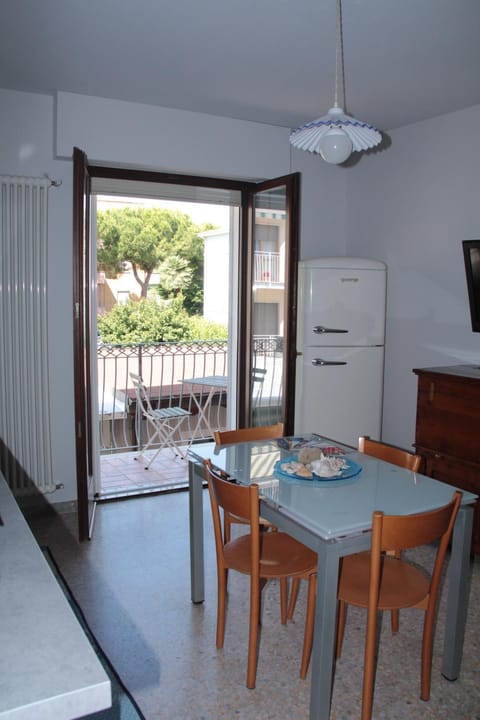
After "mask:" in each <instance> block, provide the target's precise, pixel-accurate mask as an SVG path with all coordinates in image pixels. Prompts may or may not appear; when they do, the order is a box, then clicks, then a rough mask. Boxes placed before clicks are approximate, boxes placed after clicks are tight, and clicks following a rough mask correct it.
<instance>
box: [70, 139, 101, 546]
mask: <svg viewBox="0 0 480 720" xmlns="http://www.w3.org/2000/svg"><path fill="white" fill-rule="evenodd" d="M87 162H88V161H87V156H86V155H85V154H84V153H83V152H82V151H81V150H79V149H78V148H74V151H73V258H74V267H73V337H74V387H75V444H76V461H77V503H78V537H79V540H80V541H82V540H87V539H89V538H90V537H91V535H92V531H93V521H94V516H95V489H96V488H95V475H96V471H95V468H96V458H97V456H98V452H96V450H95V443H96V442H97V441H98V440H97V438H96V435H95V432H94V428H95V427H96V425H95V417H94V414H95V413H96V404H95V403H94V402H93V397H92V389H93V388H95V387H96V384H95V377H94V374H95V372H96V369H95V363H94V362H92V356H91V351H92V344H91V337H92V333H91V327H92V317H93V312H92V297H95V295H94V293H92V288H94V287H95V282H96V273H94V270H93V268H92V262H93V261H92V257H91V247H90V175H89V172H88V164H87Z"/></svg>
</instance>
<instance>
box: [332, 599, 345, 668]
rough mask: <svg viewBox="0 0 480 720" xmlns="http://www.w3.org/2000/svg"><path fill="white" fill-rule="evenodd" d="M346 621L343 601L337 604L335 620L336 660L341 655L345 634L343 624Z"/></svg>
mask: <svg viewBox="0 0 480 720" xmlns="http://www.w3.org/2000/svg"><path fill="white" fill-rule="evenodd" d="M346 621H347V603H346V602H344V601H343V600H339V602H338V619H337V647H336V652H335V657H336V658H337V660H338V658H339V657H340V656H341V654H342V647H343V636H344V634H345V623H346Z"/></svg>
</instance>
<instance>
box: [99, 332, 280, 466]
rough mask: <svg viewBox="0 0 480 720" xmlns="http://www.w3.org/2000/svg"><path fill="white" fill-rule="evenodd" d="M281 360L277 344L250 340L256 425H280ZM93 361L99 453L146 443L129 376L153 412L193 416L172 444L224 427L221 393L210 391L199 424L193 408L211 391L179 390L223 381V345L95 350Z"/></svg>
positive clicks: (102, 346) (103, 346)
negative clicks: (138, 380) (172, 410)
mask: <svg viewBox="0 0 480 720" xmlns="http://www.w3.org/2000/svg"><path fill="white" fill-rule="evenodd" d="M282 357H283V356H282V338H280V337H275V336H259V337H256V338H254V368H255V371H254V374H253V388H252V389H253V417H254V423H255V424H256V425H260V424H267V423H274V422H278V421H279V420H280V419H281V417H280V415H281V396H282V362H283V360H282ZM97 359H98V413H99V431H100V452H102V453H111V452H122V451H127V450H132V449H137V448H141V447H142V446H143V445H144V444H145V443H146V441H147V428H146V427H145V423H144V422H142V421H141V418H140V417H139V413H138V411H137V403H136V395H135V389H134V386H133V382H132V380H131V378H130V373H131V372H133V373H135V374H137V375H140V376H141V377H142V379H143V381H144V383H145V385H146V386H147V389H148V391H149V394H150V398H151V400H152V404H153V405H154V407H171V406H178V405H180V406H181V407H183V408H185V409H186V410H189V411H190V412H191V413H192V415H191V416H190V417H188V418H187V419H186V420H185V421H184V422H183V424H182V425H181V430H180V432H179V433H178V434H177V436H176V438H175V440H176V442H178V444H181V443H186V442H189V441H190V440H193V441H196V440H205V439H207V438H211V428H214V429H222V428H225V427H226V424H227V417H228V415H227V409H228V397H227V392H226V390H224V389H222V388H216V389H215V391H214V392H213V395H212V396H211V397H210V400H211V402H210V403H209V404H208V406H207V409H206V418H205V420H206V421H205V422H202V423H200V424H199V423H198V422H197V420H198V417H197V413H198V405H199V406H200V407H202V408H203V407H204V406H205V403H206V400H207V397H208V395H209V391H210V388H208V387H206V388H205V387H201V386H199V385H194V386H193V387H192V385H188V384H183V380H184V379H186V378H204V377H209V376H212V375H227V374H228V357H227V343H226V342H225V343H224V342H202V343H200V342H199V343H159V344H157V345H143V344H138V345H107V344H100V345H99V346H98V351H97ZM193 394H194V395H195V398H194V397H193ZM197 403H198V405H197Z"/></svg>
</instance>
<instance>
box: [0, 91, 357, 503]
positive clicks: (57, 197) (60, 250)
mask: <svg viewBox="0 0 480 720" xmlns="http://www.w3.org/2000/svg"><path fill="white" fill-rule="evenodd" d="M0 107H1V108H2V112H1V113H0V158H1V167H0V172H1V173H3V174H11V175H31V176H42V175H44V174H45V173H48V174H49V176H50V177H52V178H53V179H55V180H61V181H62V186H61V187H60V188H58V189H52V190H51V191H50V214H49V247H48V258H49V278H50V282H49V291H48V301H49V362H50V379H51V408H52V432H53V471H54V481H55V483H57V484H63V485H64V488H63V489H62V490H59V491H57V492H56V493H54V494H53V495H50V496H48V499H49V500H50V501H51V502H55V503H57V502H58V503H60V502H66V501H69V500H72V499H75V498H76V478H75V443H74V407H73V353H72V162H71V155H72V149H73V146H77V147H80V148H81V149H82V150H84V151H85V152H86V153H87V155H88V157H89V160H90V162H92V163H102V164H114V165H116V166H122V167H137V168H148V169H155V170H158V171H172V172H179V173H193V174H199V175H206V176H212V177H231V178H245V179H256V178H258V179H265V178H270V177H275V176H281V175H285V174H288V173H290V172H294V171H297V170H299V171H301V172H302V194H303V196H304V198H305V199H304V201H303V202H302V207H301V230H302V232H303V235H302V247H301V253H302V255H303V254H305V256H307V257H312V256H315V255H318V254H319V253H321V254H341V253H342V252H343V250H344V246H345V236H344V201H345V192H344V178H343V177H342V174H341V172H335V171H336V170H338V169H337V168H333V169H332V168H328V169H327V168H326V167H325V165H324V164H322V163H320V162H318V158H314V157H311V156H306V155H305V154H304V153H301V152H300V151H296V150H293V149H291V148H290V146H289V143H288V135H289V131H288V130H287V129H285V128H279V127H274V126H270V125H263V124H259V123H248V122H244V121H238V120H229V119H227V118H215V117H212V116H208V115H201V114H198V113H190V112H185V111H177V110H170V109H167V108H156V107H150V106H146V105H138V104H134V103H125V102H120V101H113V100H106V99H102V98H91V97H87V96H81V95H71V94H69V93H60V94H59V96H58V98H53V97H51V96H46V95H39V94H29V93H19V92H15V91H10V90H2V89H0ZM332 170H333V172H332ZM337 209H338V212H337ZM319 216H321V218H320V220H319ZM320 223H321V225H322V239H321V241H320V242H319V240H318V238H319V225H320ZM303 238H305V242H304V240H303Z"/></svg>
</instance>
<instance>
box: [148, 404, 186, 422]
mask: <svg viewBox="0 0 480 720" xmlns="http://www.w3.org/2000/svg"><path fill="white" fill-rule="evenodd" d="M191 414H192V413H191V412H189V411H188V410H184V408H181V407H167V408H159V409H157V410H153V415H155V417H157V418H159V419H160V420H171V419H174V418H183V417H187V416H188V415H191Z"/></svg>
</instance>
